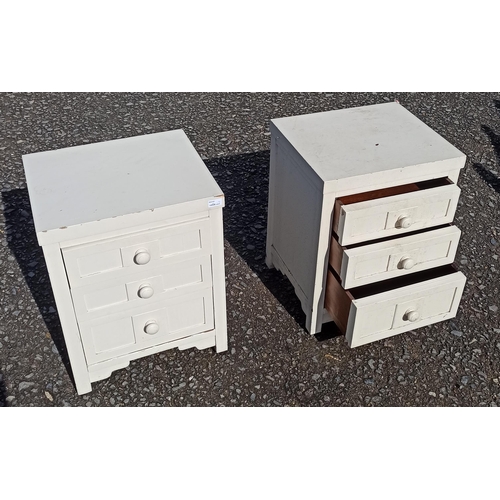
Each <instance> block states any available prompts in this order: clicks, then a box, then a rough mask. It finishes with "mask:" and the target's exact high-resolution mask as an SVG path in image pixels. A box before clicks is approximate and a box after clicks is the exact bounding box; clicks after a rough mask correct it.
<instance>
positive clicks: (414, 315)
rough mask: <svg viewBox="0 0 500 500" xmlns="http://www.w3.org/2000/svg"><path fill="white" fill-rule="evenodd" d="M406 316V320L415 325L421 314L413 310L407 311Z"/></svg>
mask: <svg viewBox="0 0 500 500" xmlns="http://www.w3.org/2000/svg"><path fill="white" fill-rule="evenodd" d="M405 316H406V319H407V320H408V321H411V322H412V323H414V322H415V321H417V320H418V319H420V313H419V312H418V311H414V310H413V309H410V310H408V311H406V314H405Z"/></svg>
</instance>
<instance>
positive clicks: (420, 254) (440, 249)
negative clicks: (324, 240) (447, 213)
mask: <svg viewBox="0 0 500 500" xmlns="http://www.w3.org/2000/svg"><path fill="white" fill-rule="evenodd" d="M459 239H460V229H458V228H457V227H455V226H446V227H442V228H440V229H427V230H422V231H420V232H418V233H416V234H411V235H407V236H402V237H397V236H393V237H391V238H389V239H387V240H384V241H380V242H377V243H370V244H364V245H357V246H353V247H342V246H340V245H339V243H338V242H337V240H336V239H335V238H333V237H332V239H331V244H330V260H329V262H330V265H331V266H332V268H333V269H334V270H335V272H336V273H337V275H338V276H339V278H340V282H341V284H342V286H343V287H344V288H346V289H347V288H355V287H358V286H362V285H366V284H368V283H374V282H376V281H382V280H386V279H391V278H395V277H397V276H402V275H405V274H411V273H415V272H419V271H424V270H425V269H430V268H432V267H438V266H443V265H445V264H451V263H452V262H453V261H454V260H455V254H456V252H457V247H458V241H459Z"/></svg>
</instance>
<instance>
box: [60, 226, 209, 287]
mask: <svg viewBox="0 0 500 500" xmlns="http://www.w3.org/2000/svg"><path fill="white" fill-rule="evenodd" d="M211 248H212V243H211V237H210V223H209V220H208V219H200V220H195V221H192V222H187V223H183V224H178V225H174V226H170V227H164V228H161V229H155V230H150V231H144V232H140V233H134V234H132V235H130V236H126V237H122V238H113V239H108V240H103V241H101V242H95V243H89V244H87V245H79V246H76V247H69V248H63V249H62V252H63V256H64V262H65V266H66V271H67V275H68V279H69V282H70V285H71V287H72V288H75V287H79V286H85V285H88V284H93V283H99V282H102V281H105V280H109V279H110V278H111V277H114V276H124V275H128V274H130V273H135V272H140V271H144V270H148V271H147V272H149V270H150V269H154V268H157V267H160V266H163V265H165V263H166V262H180V261H182V260H186V259H189V258H192V257H193V256H195V255H208V254H210V253H211Z"/></svg>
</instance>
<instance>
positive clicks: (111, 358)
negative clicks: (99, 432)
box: [23, 130, 227, 394]
mask: <svg viewBox="0 0 500 500" xmlns="http://www.w3.org/2000/svg"><path fill="white" fill-rule="evenodd" d="M23 163H24V169H25V173H26V180H27V184H28V191H29V195H30V201H31V206H32V210H33V218H34V223H35V229H36V233H37V238H38V242H39V244H40V245H41V246H42V248H43V252H44V255H45V260H46V263H47V268H48V271H49V275H50V281H51V284H52V288H53V292H54V297H55V300H56V304H57V309H58V313H59V317H60V320H61V325H62V328H63V332H64V338H65V341H66V346H67V349H68V354H69V358H70V362H71V367H72V371H73V375H74V378H75V382H76V387H77V391H78V394H84V393H86V392H90V391H91V390H92V386H91V383H92V382H95V381H97V380H102V379H104V378H107V377H109V376H110V375H111V372H113V371H114V370H117V369H119V368H124V367H126V366H127V365H128V364H129V362H130V361H131V360H133V359H136V358H140V357H143V356H147V355H150V354H154V353H157V352H160V351H163V350H166V349H172V348H179V349H187V348H190V347H197V348H198V349H202V348H208V347H212V346H215V347H216V350H217V352H221V351H224V350H226V349H227V329H226V295H225V277H224V237H223V228H222V207H223V206H224V195H223V193H222V191H221V189H220V188H219V186H218V185H217V183H216V182H215V180H214V179H213V177H212V176H211V174H210V172H209V171H208V169H207V167H206V166H205V164H204V163H203V161H202V160H201V158H200V157H199V155H198V154H197V153H196V151H195V149H194V147H193V146H192V144H191V143H190V141H189V139H188V138H187V136H186V134H185V133H184V132H183V131H182V130H174V131H171V132H163V133H157V134H151V135H145V136H140V137H132V138H127V139H119V140H113V141H108V142H101V143H97V144H89V145H84V146H76V147H70V148H66V149H60V150H57V151H47V152H42V153H34V154H29V155H25V156H23Z"/></svg>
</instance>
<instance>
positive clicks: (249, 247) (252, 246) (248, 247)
mask: <svg viewBox="0 0 500 500" xmlns="http://www.w3.org/2000/svg"><path fill="white" fill-rule="evenodd" d="M247 250H255V245H247Z"/></svg>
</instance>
